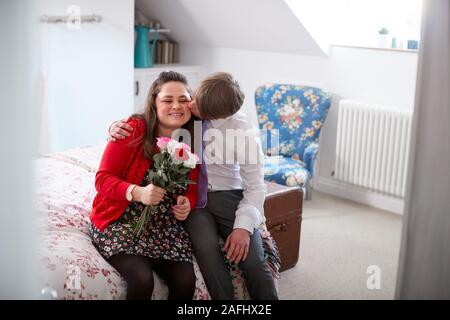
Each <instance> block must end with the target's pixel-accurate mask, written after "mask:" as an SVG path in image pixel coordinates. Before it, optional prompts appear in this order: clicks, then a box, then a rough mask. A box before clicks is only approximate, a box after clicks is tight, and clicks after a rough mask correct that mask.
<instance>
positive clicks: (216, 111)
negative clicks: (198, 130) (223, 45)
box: [195, 72, 245, 120]
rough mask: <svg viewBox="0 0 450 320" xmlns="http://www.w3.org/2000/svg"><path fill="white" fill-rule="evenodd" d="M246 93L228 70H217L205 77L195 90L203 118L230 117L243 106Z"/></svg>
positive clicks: (196, 100)
mask: <svg viewBox="0 0 450 320" xmlns="http://www.w3.org/2000/svg"><path fill="white" fill-rule="evenodd" d="M244 97H245V95H244V93H243V92H242V90H241V88H240V86H239V83H238V82H237V81H236V80H234V78H233V76H232V75H231V74H229V73H227V72H217V73H213V74H212V75H210V76H208V77H207V78H206V79H204V80H203V81H202V82H201V83H200V85H199V87H198V88H197V90H196V91H195V102H196V104H197V108H198V111H199V112H200V115H201V116H202V118H203V119H208V120H214V119H221V118H226V117H229V116H231V115H233V114H235V113H236V112H238V111H239V109H240V108H241V107H242V104H243V103H244Z"/></svg>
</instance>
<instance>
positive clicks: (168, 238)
mask: <svg viewBox="0 0 450 320" xmlns="http://www.w3.org/2000/svg"><path fill="white" fill-rule="evenodd" d="M149 183H150V181H149V175H148V171H147V174H146V175H145V177H144V179H143V181H142V183H141V186H146V185H148V184H149ZM185 192H186V187H184V188H183V187H178V188H177V189H176V190H175V191H173V192H171V193H169V192H167V193H166V195H165V196H164V198H163V200H162V201H161V202H160V203H159V207H158V211H157V212H156V213H155V214H153V215H151V217H150V218H149V220H148V223H147V226H146V228H145V229H144V231H143V232H142V233H141V235H140V236H139V237H138V236H135V235H134V234H133V232H134V227H135V226H136V224H137V222H138V220H139V217H140V215H141V212H142V210H143V209H144V207H145V206H144V205H143V204H142V203H140V202H136V201H133V202H131V203H130V204H129V205H128V207H127V208H126V209H125V211H124V213H123V215H122V216H121V217H120V218H119V219H117V220H116V221H114V222H113V223H111V224H110V225H109V226H108V227H106V228H105V229H104V230H103V232H102V231H100V230H98V229H97V227H96V226H95V225H94V224H92V223H91V225H90V228H89V232H90V236H91V239H92V243H93V244H94V246H95V247H96V248H97V250H98V251H99V252H100V254H101V255H102V256H103V257H104V258H105V259H109V258H110V257H112V256H114V255H117V254H132V255H141V256H146V257H149V258H155V259H166V260H172V261H188V262H192V245H191V241H190V238H189V235H188V234H187V232H186V231H185V230H184V228H183V226H182V225H181V223H180V221H178V220H177V219H175V215H174V214H173V212H172V206H174V205H175V204H176V199H177V196H178V195H182V194H184V193H185Z"/></svg>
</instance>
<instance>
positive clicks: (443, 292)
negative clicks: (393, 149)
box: [396, 0, 450, 299]
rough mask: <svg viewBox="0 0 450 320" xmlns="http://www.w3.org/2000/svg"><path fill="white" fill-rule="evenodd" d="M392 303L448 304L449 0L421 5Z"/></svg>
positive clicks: (449, 252)
mask: <svg viewBox="0 0 450 320" xmlns="http://www.w3.org/2000/svg"><path fill="white" fill-rule="evenodd" d="M421 38H422V39H421V48H420V53H419V66H418V76H417V89H416V102H415V112H414V124H413V137H412V139H413V140H412V141H413V143H412V146H413V148H412V150H411V155H410V162H409V173H408V174H409V175H408V186H409V189H408V192H407V197H406V202H405V216H404V221H403V223H404V224H403V233H402V246H401V250H400V261H399V269H398V277H397V290H396V298H397V299H450V93H449V92H450V1H449V0H428V1H427V0H425V1H424V11H423V20H422V37H421Z"/></svg>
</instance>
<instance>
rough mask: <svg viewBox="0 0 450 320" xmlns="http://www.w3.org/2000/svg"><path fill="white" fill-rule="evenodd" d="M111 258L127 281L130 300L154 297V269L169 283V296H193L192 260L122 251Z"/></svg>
mask: <svg viewBox="0 0 450 320" xmlns="http://www.w3.org/2000/svg"><path fill="white" fill-rule="evenodd" d="M108 262H109V263H110V264H111V265H112V266H113V267H114V268H115V269H116V270H117V271H118V272H119V273H120V275H121V276H122V277H124V278H125V281H126V282H127V300H144V299H151V297H152V293H153V286H154V282H153V271H155V272H156V273H157V274H158V275H159V276H161V278H162V279H163V280H164V281H165V282H166V284H167V286H168V287H169V300H191V299H192V297H193V296H194V290H195V274H194V267H193V266H192V263H190V262H185V261H180V262H178V261H169V260H163V259H151V258H148V257H144V256H138V255H129V254H118V255H114V256H112V257H111V258H109V259H108Z"/></svg>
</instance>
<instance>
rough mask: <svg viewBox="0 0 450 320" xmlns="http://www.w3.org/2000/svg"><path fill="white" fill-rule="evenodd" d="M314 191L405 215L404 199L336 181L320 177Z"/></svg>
mask: <svg viewBox="0 0 450 320" xmlns="http://www.w3.org/2000/svg"><path fill="white" fill-rule="evenodd" d="M314 189H315V190H317V191H320V192H324V193H328V194H331V195H334V196H337V197H340V198H345V199H349V200H352V201H355V202H359V203H362V204H365V205H368V206H371V207H375V208H378V209H382V210H386V211H390V212H393V213H397V214H403V208H404V200H403V199H399V198H394V197H391V196H388V195H384V194H380V193H377V192H373V191H370V190H367V189H364V188H359V187H356V186H353V185H350V184H347V183H343V182H340V181H337V180H334V179H327V178H323V177H319V179H318V180H317V181H316V183H315V184H314ZM313 197H314V193H313Z"/></svg>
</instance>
